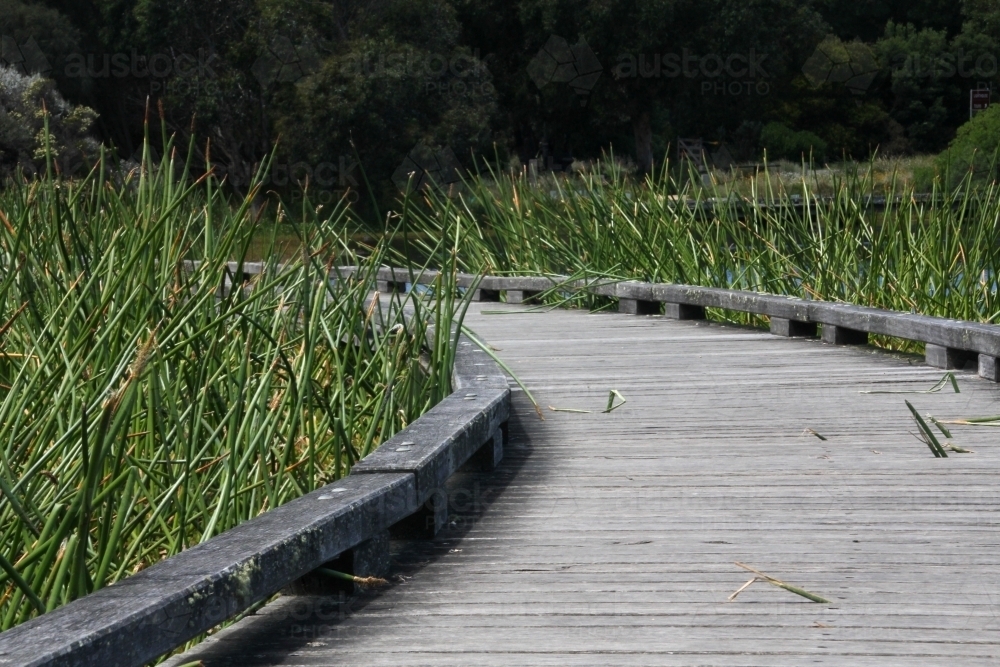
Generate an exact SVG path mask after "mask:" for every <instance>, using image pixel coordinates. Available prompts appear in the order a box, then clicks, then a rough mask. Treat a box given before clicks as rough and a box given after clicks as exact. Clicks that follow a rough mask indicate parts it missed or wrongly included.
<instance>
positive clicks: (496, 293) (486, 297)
mask: <svg viewBox="0 0 1000 667" xmlns="http://www.w3.org/2000/svg"><path fill="white" fill-rule="evenodd" d="M472 300H473V301H486V302H496V301H499V300H500V290H495V289H482V288H480V289H477V290H476V291H475V292H474V293H473V295H472Z"/></svg>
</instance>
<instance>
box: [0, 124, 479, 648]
mask: <svg viewBox="0 0 1000 667" xmlns="http://www.w3.org/2000/svg"><path fill="white" fill-rule="evenodd" d="M164 144H165V145H164V150H163V152H162V155H164V158H163V159H162V160H160V161H156V162H154V160H153V159H152V157H151V152H150V150H149V143H148V139H147V143H146V148H145V151H144V156H143V159H142V163H141V167H140V168H139V169H137V170H135V171H134V172H131V173H128V174H115V173H113V169H112V167H111V161H110V160H107V159H105V157H104V156H102V157H101V159H100V160H99V161H98V162H97V164H96V166H95V167H94V169H93V171H92V172H91V173H90V174H89V175H88V176H87V177H86V178H83V179H80V180H64V179H62V178H61V177H59V176H58V175H57V174H54V173H53V172H52V171H51V170H50V171H49V173H48V174H47V175H45V176H44V177H43V178H41V179H38V180H33V181H24V182H19V183H13V184H10V185H9V186H8V187H7V188H6V189H5V190H3V191H2V192H0V265H2V272H0V327H2V328H0V536H2V539H0V630H3V629H7V628H10V627H12V626H15V625H17V624H19V623H22V622H24V621H26V620H28V619H30V618H32V617H35V616H37V615H39V614H42V613H44V612H46V611H50V610H52V609H54V608H56V607H58V606H60V605H62V604H65V603H67V602H69V601H71V600H73V599H75V598H78V597H81V596H83V595H86V594H88V593H90V592H92V591H95V590H97V589H100V588H102V587H104V586H107V585H109V584H111V583H113V582H115V581H118V580H120V579H122V578H123V577H127V576H128V575H130V574H132V573H135V572H138V571H139V570H141V569H143V568H145V567H147V566H149V565H150V564H152V563H155V562H157V561H159V560H161V559H163V558H166V557H168V556H171V555H173V554H177V553H179V552H181V551H183V550H185V549H187V548H189V547H191V546H192V545H195V544H198V543H200V542H203V541H205V540H207V539H209V538H211V537H213V536H214V535H218V534H219V533H221V532H223V531H225V530H227V529H229V528H231V527H233V526H235V525H237V524H239V523H241V522H243V521H246V520H248V519H250V518H252V517H254V516H257V515H258V514H260V513H262V512H264V511H266V510H268V509H270V508H273V507H276V506H278V505H281V504H282V503H285V502H287V501H288V500H290V499H293V498H295V497H297V496H300V495H302V494H304V493H307V492H309V491H311V490H313V489H315V488H317V487H318V486H320V485H322V484H324V483H326V482H329V481H332V480H335V479H337V478H339V477H341V476H343V475H345V474H347V473H348V472H349V471H350V468H351V466H352V465H353V464H354V463H355V462H356V461H357V460H359V459H361V458H362V457H364V456H365V455H366V454H367V453H368V452H370V451H371V450H372V449H373V448H374V447H376V446H377V445H378V444H379V443H380V442H381V441H382V440H384V439H385V438H387V437H389V436H390V435H392V434H393V433H394V432H396V431H398V430H400V429H401V428H403V427H405V426H406V425H407V424H408V423H410V422H411V421H413V420H414V419H416V418H417V417H418V416H419V415H421V414H422V413H423V412H425V411H426V410H427V409H429V408H430V407H431V406H432V405H434V404H435V403H436V402H438V401H439V400H440V399H441V398H443V397H444V396H446V395H447V394H448V393H450V391H451V369H452V364H453V362H454V354H455V348H456V338H455V335H457V334H453V331H454V330H455V328H456V327H455V324H456V323H458V324H459V325H460V321H461V314H462V310H463V309H464V307H465V306H466V305H467V299H465V300H463V298H462V297H461V295H460V294H459V293H458V290H457V288H455V283H454V273H455V271H454V266H453V265H452V267H451V270H450V271H448V270H447V268H448V265H445V266H444V267H443V268H445V269H446V270H445V271H443V272H442V273H441V274H440V276H439V277H438V278H437V282H436V283H435V285H434V286H433V289H434V296H435V298H434V299H433V300H431V299H425V298H423V297H421V296H419V295H417V294H416V293H415V292H411V293H409V294H407V295H396V296H394V297H393V298H392V299H391V301H386V300H385V299H378V298H373V297H376V296H377V295H375V294H373V291H372V286H373V285H374V284H375V272H376V271H377V269H378V268H379V266H380V265H381V264H382V263H383V262H384V254H385V251H384V247H382V246H378V247H376V248H374V249H372V250H371V251H370V255H369V256H368V257H366V258H359V257H357V256H356V255H355V254H354V253H352V252H351V250H350V244H349V241H348V239H349V236H348V234H347V229H348V227H349V224H348V223H349V222H350V219H349V218H350V213H349V211H347V210H346V209H344V208H343V207H338V208H336V209H335V210H334V211H332V212H331V213H330V214H328V215H326V216H324V217H320V216H319V215H318V214H316V212H315V211H313V210H311V208H310V205H308V202H303V210H302V212H301V216H300V217H299V219H308V220H311V222H310V225H309V227H308V228H302V227H298V228H296V229H297V231H296V234H298V235H299V241H300V242H299V244H298V247H299V252H297V253H295V254H293V255H291V256H283V257H281V261H280V262H279V260H278V256H277V255H276V254H275V253H273V252H270V251H266V252H263V253H262V254H263V256H264V257H265V258H268V259H266V261H265V265H264V269H263V271H262V272H261V273H260V274H259V275H255V276H254V277H252V279H250V280H244V278H245V275H244V273H243V271H242V264H243V263H244V262H245V261H246V258H247V252H248V249H249V248H251V246H253V245H254V244H258V246H257V249H258V250H259V243H260V241H259V239H260V237H261V229H262V225H261V223H260V220H261V217H262V213H261V210H260V209H256V208H255V206H254V202H255V197H256V196H257V195H258V188H256V187H255V188H252V192H251V194H250V195H249V196H248V197H247V199H246V200H243V201H238V202H235V203H234V202H230V201H229V200H227V199H226V198H225V197H224V196H223V195H222V194H220V184H219V183H217V182H216V180H215V178H214V177H213V176H212V175H211V173H210V172H209V173H206V174H205V175H203V176H201V177H197V178H196V177H194V176H193V175H192V174H193V172H194V171H195V169H194V167H195V165H194V164H193V162H192V160H193V158H192V156H193V155H194V154H195V151H194V146H193V144H192V145H191V146H188V147H186V149H178V147H176V146H174V145H173V144H172V142H171V140H169V139H167V138H165V139H164ZM185 150H186V157H185ZM262 174H263V171H262V173H261V174H259V175H258V176H261V175H262ZM255 211H256V212H255ZM310 216H311V218H310ZM277 217H278V218H281V217H282V215H281V213H280V212H279V213H278V216H277ZM305 229H308V231H305ZM273 246H274V241H273V237H272V242H271V250H273ZM234 259H235V261H236V264H237V270H236V271H230V269H229V265H228V264H227V262H229V261H231V260H234ZM343 263H354V264H357V265H358V269H357V273H356V274H354V275H353V276H347V275H342V276H337V275H336V269H335V267H336V266H338V265H339V264H343ZM331 273H333V274H334V276H335V279H334V280H331V279H330V276H331Z"/></svg>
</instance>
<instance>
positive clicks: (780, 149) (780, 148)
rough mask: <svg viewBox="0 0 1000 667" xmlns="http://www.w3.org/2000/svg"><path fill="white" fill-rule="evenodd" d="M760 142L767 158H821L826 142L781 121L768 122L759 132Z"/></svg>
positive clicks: (824, 153) (823, 155) (824, 152)
mask: <svg viewBox="0 0 1000 667" xmlns="http://www.w3.org/2000/svg"><path fill="white" fill-rule="evenodd" d="M760 143H761V145H762V146H763V147H764V149H765V150H766V151H767V156H768V157H769V158H772V159H773V158H787V159H789V160H801V159H802V158H803V157H806V158H809V157H810V156H812V157H813V158H814V159H817V160H822V159H824V158H825V157H826V149H827V145H826V142H825V141H823V140H822V139H820V138H819V137H818V136H816V135H815V134H813V133H812V132H807V131H804V130H803V131H800V132H796V131H795V130H793V129H791V128H790V127H788V126H787V125H784V124H782V123H768V124H767V125H765V126H764V129H763V130H761V132H760Z"/></svg>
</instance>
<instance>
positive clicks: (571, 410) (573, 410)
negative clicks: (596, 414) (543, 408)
mask: <svg viewBox="0 0 1000 667" xmlns="http://www.w3.org/2000/svg"><path fill="white" fill-rule="evenodd" d="M549 410H551V411H552V412H573V413H576V414H581V415H589V414H591V413H592V412H593V411H592V410H577V409H576V408H554V407H552V406H551V405H550V406H549Z"/></svg>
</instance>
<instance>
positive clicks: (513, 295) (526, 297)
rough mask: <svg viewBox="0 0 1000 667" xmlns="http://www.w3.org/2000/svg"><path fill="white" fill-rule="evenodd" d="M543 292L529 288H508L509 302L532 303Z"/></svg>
mask: <svg viewBox="0 0 1000 667" xmlns="http://www.w3.org/2000/svg"><path fill="white" fill-rule="evenodd" d="M539 294H541V292H539V291H537V290H527V289H509V290H507V303H531V302H532V301H534V300H535V297H537V296H538V295H539Z"/></svg>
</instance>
